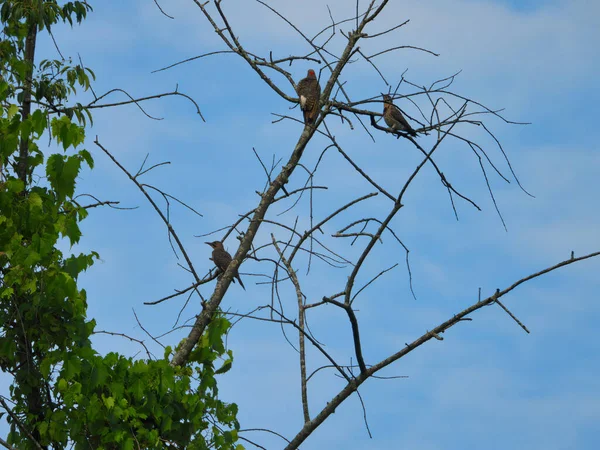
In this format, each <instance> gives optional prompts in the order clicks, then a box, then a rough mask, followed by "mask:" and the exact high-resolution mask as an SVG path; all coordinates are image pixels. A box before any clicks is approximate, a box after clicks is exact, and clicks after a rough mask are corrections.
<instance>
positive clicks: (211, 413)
mask: <svg viewBox="0 0 600 450" xmlns="http://www.w3.org/2000/svg"><path fill="white" fill-rule="evenodd" d="M90 10H91V7H90V6H89V5H88V4H87V3H85V2H80V1H75V2H67V3H65V4H63V5H62V6H61V5H59V4H58V2H57V1H55V0H0V20H1V21H2V26H3V33H4V34H3V36H4V38H3V39H2V40H0V57H1V58H0V61H1V62H0V171H1V174H0V175H1V177H0V368H1V369H2V371H3V372H5V373H8V374H10V375H11V376H12V378H13V381H12V384H11V387H10V399H11V400H12V404H11V406H10V407H11V413H12V414H11V415H10V416H7V418H8V420H9V423H10V425H11V432H10V434H9V436H8V441H9V443H11V444H12V445H13V446H16V447H17V448H19V449H32V448H37V444H39V445H41V446H42V447H44V448H57V449H59V448H66V447H67V446H71V445H73V446H74V448H76V449H84V448H85V449H88V448H94V449H96V448H98V449H112V448H120V449H133V448H148V449H154V448H156V449H158V448H165V447H168V448H190V449H206V448H215V449H231V448H241V446H238V447H236V444H235V442H236V440H237V430H238V429H239V425H238V423H237V420H236V413H237V407H236V405H235V404H226V403H223V402H222V401H220V400H219V399H218V389H217V383H216V378H215V375H217V374H219V373H224V372H226V371H227V370H229V368H230V367H231V363H232V354H231V352H230V351H227V350H226V349H225V346H224V344H223V336H224V334H225V333H226V332H227V330H228V328H229V326H230V324H229V322H228V321H227V320H226V319H225V318H223V317H216V318H215V320H214V321H213V322H212V324H211V325H210V327H209V328H208V329H207V331H206V333H205V335H204V337H203V339H202V340H201V343H200V344H199V345H198V346H197V348H196V349H195V350H194V355H193V358H192V359H191V361H190V364H189V365H188V366H186V367H172V366H171V365H170V364H169V353H170V349H167V352H165V355H164V357H163V358H161V359H159V360H150V359H148V360H140V359H137V360H136V359H133V358H127V357H125V356H123V355H119V354H117V353H109V354H108V355H105V356H102V355H100V354H98V353H97V352H96V351H95V350H94V349H93V347H92V345H91V341H90V336H91V335H92V333H93V331H94V327H95V321H94V320H88V319H87V318H86V311H87V297H86V292H85V291H84V290H83V289H79V288H78V286H77V281H78V277H79V275H80V274H81V273H82V272H83V271H86V270H88V269H89V268H90V267H91V266H92V265H93V263H94V261H95V260H96V259H97V258H98V254H97V253H95V252H92V253H90V254H79V255H70V256H65V255H64V254H63V252H62V251H61V250H59V248H58V244H59V243H60V242H61V241H62V240H64V239H66V240H68V242H69V243H70V244H71V245H73V244H76V243H78V242H79V240H80V239H81V237H82V233H81V230H80V223H81V221H82V220H84V219H85V218H86V217H87V215H88V213H87V211H86V209H85V208H84V207H82V206H81V205H79V204H78V203H77V201H76V199H75V193H76V180H77V176H78V174H79V173H80V171H81V169H82V167H83V166H84V165H87V166H88V167H90V168H93V158H92V156H91V154H90V153H89V152H88V151H87V150H85V149H83V148H81V146H82V145H83V143H84V141H85V125H86V123H87V120H90V121H91V119H92V116H91V114H90V111H89V110H88V109H86V108H85V107H84V106H82V105H81V104H77V105H75V106H73V107H68V106H64V105H65V104H66V103H67V101H68V99H69V96H70V95H72V94H73V93H75V92H76V89H78V88H80V89H83V90H84V91H86V90H88V89H89V88H90V86H91V81H92V80H93V78H94V73H93V72H92V71H91V70H90V69H87V68H84V67H82V66H81V65H76V66H71V64H70V62H69V61H64V60H61V61H57V60H52V61H51V60H44V61H42V62H41V63H40V64H39V65H38V67H37V69H38V73H34V66H33V61H32V60H28V58H27V51H26V48H27V45H31V42H33V45H34V44H35V39H36V38H37V33H38V32H42V31H43V30H49V29H50V28H51V27H52V26H54V25H55V24H57V23H59V22H66V23H69V24H70V25H73V23H74V22H77V23H80V22H81V21H82V20H83V19H84V18H85V16H86V14H87V13H88V11H90ZM40 36H41V34H40ZM28 42H29V44H28ZM28 102H30V103H31V104H34V105H37V109H35V110H33V111H32V112H29V109H28V108H25V103H28ZM42 136H49V137H50V139H52V140H53V141H54V142H55V143H56V144H60V145H61V146H62V150H63V151H64V153H55V154H51V155H45V154H44V153H43V152H42V151H41V150H40V148H39V147H38V145H37V144H36V142H37V141H39V140H40V139H41V138H42ZM23 162H25V168H26V171H25V172H24V174H25V176H21V174H20V173H19V164H20V163H23ZM36 174H37V175H38V176H34V175H36ZM41 174H44V175H45V177H43V176H41ZM34 180H37V182H34ZM221 360H222V361H224V362H223V363H222V364H220V366H219V367H215V364H216V363H217V362H218V361H221Z"/></svg>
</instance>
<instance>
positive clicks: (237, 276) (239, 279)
mask: <svg viewBox="0 0 600 450" xmlns="http://www.w3.org/2000/svg"><path fill="white" fill-rule="evenodd" d="M235 277H236V278H237V280H238V281H239V282H240V286H241V287H242V289H244V290H246V287H245V286H244V283H242V279H241V278H240V275H239V274H236V275H235Z"/></svg>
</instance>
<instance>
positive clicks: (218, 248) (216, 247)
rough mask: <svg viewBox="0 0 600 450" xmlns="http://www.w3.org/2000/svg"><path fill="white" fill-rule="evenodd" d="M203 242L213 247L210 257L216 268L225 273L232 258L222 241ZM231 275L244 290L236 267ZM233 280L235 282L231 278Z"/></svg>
mask: <svg viewBox="0 0 600 450" xmlns="http://www.w3.org/2000/svg"><path fill="white" fill-rule="evenodd" d="M205 244H208V245H210V246H211V247H212V248H213V251H212V258H210V259H211V260H212V261H213V262H214V263H215V266H217V268H218V269H219V270H220V271H221V272H222V273H225V271H226V270H227V267H229V263H231V260H232V258H231V255H230V254H229V253H228V252H227V251H226V250H225V249H224V248H223V243H222V242H221V241H214V242H205ZM233 276H234V277H235V278H236V279H237V280H238V281H239V282H240V286H242V288H243V289H244V290H246V288H245V287H244V283H242V279H241V278H240V274H239V273H238V271H237V269H236V271H235V273H234V274H233ZM233 282H234V283H235V279H234V280H233Z"/></svg>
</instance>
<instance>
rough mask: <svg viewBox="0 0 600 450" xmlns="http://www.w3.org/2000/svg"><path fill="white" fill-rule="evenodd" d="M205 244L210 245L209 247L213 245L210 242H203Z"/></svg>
mask: <svg viewBox="0 0 600 450" xmlns="http://www.w3.org/2000/svg"><path fill="white" fill-rule="evenodd" d="M205 244H208V245H210V246H211V247H212V246H213V244H212V242H205Z"/></svg>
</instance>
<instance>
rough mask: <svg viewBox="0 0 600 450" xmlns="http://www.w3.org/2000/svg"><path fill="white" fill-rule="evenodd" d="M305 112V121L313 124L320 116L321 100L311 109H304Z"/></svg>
mask: <svg viewBox="0 0 600 450" xmlns="http://www.w3.org/2000/svg"><path fill="white" fill-rule="evenodd" d="M303 113H304V123H305V124H309V125H312V124H313V123H315V121H316V120H317V117H318V116H319V102H318V101H317V102H315V105H314V106H313V107H312V108H311V109H307V110H305V111H303Z"/></svg>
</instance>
